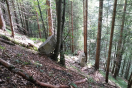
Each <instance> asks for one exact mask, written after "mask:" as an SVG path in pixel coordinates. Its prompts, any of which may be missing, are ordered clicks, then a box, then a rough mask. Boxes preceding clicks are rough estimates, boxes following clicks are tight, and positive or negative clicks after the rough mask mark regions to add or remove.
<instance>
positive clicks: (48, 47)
mask: <svg viewBox="0 0 132 88" xmlns="http://www.w3.org/2000/svg"><path fill="white" fill-rule="evenodd" d="M55 46H56V40H55V37H54V35H52V36H50V37H48V39H47V40H46V41H45V42H44V43H42V44H41V45H40V46H39V48H38V51H39V53H41V54H47V55H48V54H50V53H51V52H53V51H54V49H55Z"/></svg>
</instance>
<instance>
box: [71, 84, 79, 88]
mask: <svg viewBox="0 0 132 88" xmlns="http://www.w3.org/2000/svg"><path fill="white" fill-rule="evenodd" d="M70 85H72V86H73V87H74V88H78V87H77V85H76V84H75V83H71V84H70Z"/></svg>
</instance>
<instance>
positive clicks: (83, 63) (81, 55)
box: [79, 52, 86, 67]
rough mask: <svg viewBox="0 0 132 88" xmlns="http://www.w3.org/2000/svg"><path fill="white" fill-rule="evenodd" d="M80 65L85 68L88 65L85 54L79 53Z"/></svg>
mask: <svg viewBox="0 0 132 88" xmlns="http://www.w3.org/2000/svg"><path fill="white" fill-rule="evenodd" d="M79 64H80V65H81V66H82V67H84V66H85V64H86V56H85V53H84V52H80V53H79Z"/></svg>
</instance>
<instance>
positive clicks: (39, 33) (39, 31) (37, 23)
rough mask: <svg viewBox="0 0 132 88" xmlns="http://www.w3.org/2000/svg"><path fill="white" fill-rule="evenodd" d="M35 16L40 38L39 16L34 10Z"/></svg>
mask: <svg viewBox="0 0 132 88" xmlns="http://www.w3.org/2000/svg"><path fill="white" fill-rule="evenodd" d="M36 17H37V24H38V32H39V37H40V38H41V31H40V26H39V18H38V13H37V12H36Z"/></svg>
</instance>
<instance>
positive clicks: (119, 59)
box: [114, 0, 127, 78]
mask: <svg viewBox="0 0 132 88" xmlns="http://www.w3.org/2000/svg"><path fill="white" fill-rule="evenodd" d="M126 5H127V0H125V5H124V12H123V17H122V25H121V31H120V39H119V41H118V47H117V55H116V56H117V58H116V69H115V72H114V78H116V76H117V75H118V73H119V69H120V64H121V58H120V56H121V55H122V53H121V52H122V48H121V47H122V37H123V29H124V21H125V13H126Z"/></svg>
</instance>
